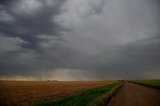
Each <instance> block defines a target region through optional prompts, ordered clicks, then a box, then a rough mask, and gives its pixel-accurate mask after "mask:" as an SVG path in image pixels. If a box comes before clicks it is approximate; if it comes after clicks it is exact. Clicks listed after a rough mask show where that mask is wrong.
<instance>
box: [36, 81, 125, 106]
mask: <svg viewBox="0 0 160 106" xmlns="http://www.w3.org/2000/svg"><path fill="white" fill-rule="evenodd" d="M122 83H123V81H119V82H118V83H114V84H110V85H106V86H101V87H97V88H93V89H90V90H86V91H84V92H81V93H76V94H73V95H71V96H67V97H64V98H63V99H60V100H53V101H45V102H41V103H38V104H36V106H99V105H103V104H104V103H105V104H107V102H108V100H109V99H110V98H111V96H113V95H114V94H115V92H116V91H117V89H118V88H119V87H120V86H121V85H122Z"/></svg>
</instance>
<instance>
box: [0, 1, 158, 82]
mask: <svg viewBox="0 0 160 106" xmlns="http://www.w3.org/2000/svg"><path fill="white" fill-rule="evenodd" d="M159 10H160V2H159V0H152V1H150V0H141V1H139V0H107V1H106V0H45V1H44V0H11V1H9V0H8V1H7V0H1V1H0V69H1V71H0V76H24V77H25V76H32V77H35V78H39V79H60V80H97V79H139V78H159V77H160V72H159V69H160V35H159V34H160V31H159V28H160V21H159V19H160V15H159V14H160V12H159ZM79 76H81V77H79Z"/></svg>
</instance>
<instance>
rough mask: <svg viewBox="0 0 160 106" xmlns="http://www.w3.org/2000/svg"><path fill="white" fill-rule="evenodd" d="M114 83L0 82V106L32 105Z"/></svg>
mask: <svg viewBox="0 0 160 106" xmlns="http://www.w3.org/2000/svg"><path fill="white" fill-rule="evenodd" d="M114 82H116V81H101V82H100V81H99V82H98V81H97V82H96V81H91V82H89V81H72V82H71V81H68V82H67V81H58V82H56V81H0V105H2V106H12V105H20V106H26V105H33V104H35V103H39V102H43V101H48V100H55V99H56V100H57V99H60V98H63V97H65V96H68V95H71V94H73V93H75V92H76V93H78V92H81V91H85V90H88V89H93V88H96V87H99V86H104V85H108V84H112V83H114Z"/></svg>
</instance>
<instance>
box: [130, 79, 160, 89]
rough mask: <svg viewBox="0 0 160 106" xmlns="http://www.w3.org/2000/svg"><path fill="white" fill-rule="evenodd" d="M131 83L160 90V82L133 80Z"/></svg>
mask: <svg viewBox="0 0 160 106" xmlns="http://www.w3.org/2000/svg"><path fill="white" fill-rule="evenodd" d="M131 82H133V83H137V84H140V85H144V86H148V87H152V88H158V89H160V80H135V81H131Z"/></svg>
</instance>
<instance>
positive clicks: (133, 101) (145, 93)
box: [107, 82, 160, 106]
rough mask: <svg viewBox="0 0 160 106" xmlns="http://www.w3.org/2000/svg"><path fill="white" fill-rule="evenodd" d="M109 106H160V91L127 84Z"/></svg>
mask: <svg viewBox="0 0 160 106" xmlns="http://www.w3.org/2000/svg"><path fill="white" fill-rule="evenodd" d="M107 106H160V90H159V89H154V88H149V87H145V86H142V85H137V84H134V83H130V82H125V83H124V84H123V85H122V87H121V88H120V89H119V90H118V92H117V94H116V95H115V97H113V98H112V99H111V101H110V102H109V103H108V105H107Z"/></svg>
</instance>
